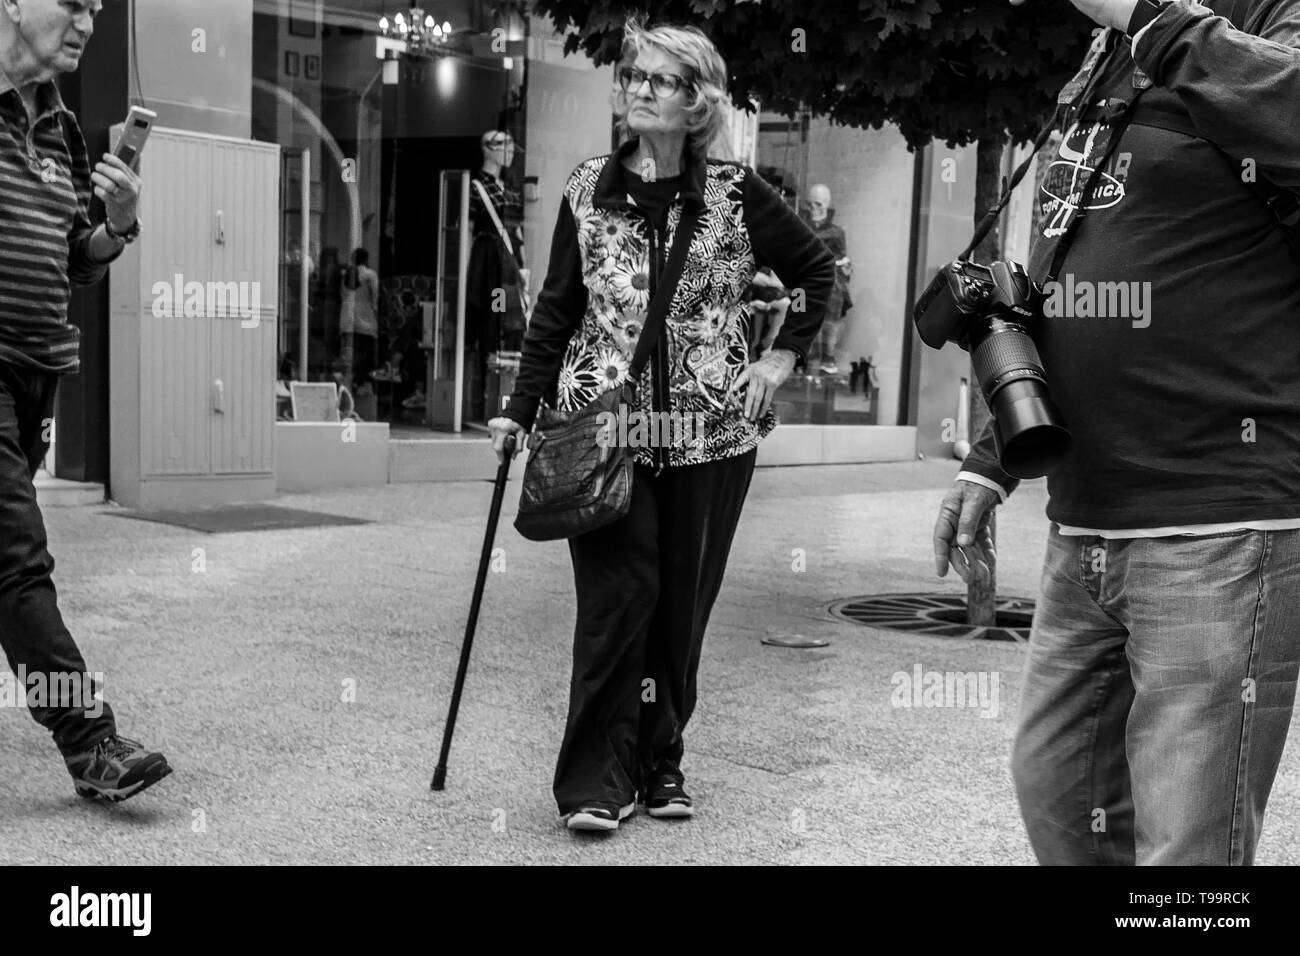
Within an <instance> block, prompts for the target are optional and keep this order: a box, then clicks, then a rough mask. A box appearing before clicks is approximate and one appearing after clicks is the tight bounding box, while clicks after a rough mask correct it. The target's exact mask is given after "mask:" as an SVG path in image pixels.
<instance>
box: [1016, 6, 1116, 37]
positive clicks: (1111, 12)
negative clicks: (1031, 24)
mask: <svg viewBox="0 0 1300 956" xmlns="http://www.w3.org/2000/svg"><path fill="white" fill-rule="evenodd" d="M1024 2H1025V0H1011V5H1012V6H1013V7H1018V6H1020V5H1021V4H1023V3H1024ZM1070 2H1071V3H1072V4H1074V6H1075V8H1076V9H1077V10H1078V11H1079V12H1080V13H1082V14H1084V15H1085V16H1087V17H1089V18H1091V19H1092V21H1093V22H1094V23H1100V24H1101V25H1102V26H1103V27H1116V28H1118V29H1120V30H1125V29H1127V28H1128V22H1129V20H1131V19H1132V18H1133V8H1134V7H1136V6H1137V0H1070Z"/></svg>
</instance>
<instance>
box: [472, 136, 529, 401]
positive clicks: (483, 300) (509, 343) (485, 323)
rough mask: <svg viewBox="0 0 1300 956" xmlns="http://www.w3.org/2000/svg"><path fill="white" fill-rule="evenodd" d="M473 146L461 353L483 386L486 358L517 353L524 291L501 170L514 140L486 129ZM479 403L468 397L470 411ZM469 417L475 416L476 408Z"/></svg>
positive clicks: (518, 230) (518, 225)
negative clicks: (472, 357)
mask: <svg viewBox="0 0 1300 956" xmlns="http://www.w3.org/2000/svg"><path fill="white" fill-rule="evenodd" d="M479 143H480V146H481V147H482V151H483V164H482V167H481V168H480V169H479V170H478V171H477V172H476V173H474V176H473V178H474V183H472V184H471V185H470V195H469V214H470V223H471V229H472V233H473V240H472V243H471V245H470V254H469V271H468V275H467V276H466V280H465V305H466V329H465V342H466V348H468V349H475V348H476V349H477V363H478V370H479V380H480V382H485V381H486V372H487V368H488V364H489V356H491V355H494V354H495V353H497V352H500V351H518V350H519V348H520V346H521V344H522V342H523V333H524V325H525V323H526V317H525V315H524V309H523V303H522V300H521V296H520V291H521V289H522V290H526V289H527V287H528V270H527V269H525V268H523V265H524V242H523V238H524V237H523V228H522V226H523V218H524V206H523V200H522V197H521V196H520V194H519V191H518V190H516V189H514V188H512V187H510V186H509V185H507V183H506V181H505V178H504V177H505V170H507V169H509V168H510V167H511V166H512V165H513V163H514V160H515V144H514V139H513V138H512V137H511V136H510V134H509V133H507V132H505V131H504V130H488V131H487V132H486V133H484V134H483V136H482V138H481V139H480V141H479ZM475 184H477V185H475ZM480 186H481V187H482V188H481V190H480ZM484 194H486V196H487V203H485V202H484ZM489 203H490V206H491V208H490V209H489V207H488V204H489ZM493 213H495V216H496V222H494V221H493ZM497 222H500V224H501V227H502V229H504V231H505V234H506V238H508V240H509V241H508V243H507V241H506V238H503V237H502V235H501V230H499V229H498V228H497V224H496V223H497ZM479 398H480V396H479V395H475V396H473V399H472V400H473V402H474V404H475V405H476V406H477V404H478V400H479ZM485 411H486V412H488V413H489V414H487V415H486V416H485V417H487V418H490V417H492V416H493V415H495V414H496V413H497V412H498V411H499V409H486V410H485ZM472 413H473V414H474V416H475V417H478V409H477V408H474V409H473V410H472Z"/></svg>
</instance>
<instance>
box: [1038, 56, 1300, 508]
mask: <svg viewBox="0 0 1300 956" xmlns="http://www.w3.org/2000/svg"><path fill="white" fill-rule="evenodd" d="M1121 43H1122V47H1121V49H1119V50H1117V51H1116V54H1115V55H1114V56H1113V57H1112V58H1111V61H1110V63H1109V66H1108V69H1107V70H1106V72H1105V74H1103V80H1102V82H1100V83H1099V85H1098V88H1097V90H1096V93H1095V94H1094V95H1093V96H1092V97H1090V100H1092V102H1093V103H1094V104H1096V103H1097V102H1098V101H1099V100H1101V99H1109V98H1119V99H1124V100H1126V101H1129V100H1132V98H1133V95H1134V89H1133V76H1134V63H1133V60H1132V59H1131V57H1130V55H1129V44H1128V41H1127V40H1121ZM1162 98H1163V100H1162ZM1161 101H1163V102H1164V103H1165V104H1166V105H1168V104H1172V105H1173V107H1174V108H1178V99H1177V96H1176V94H1175V93H1173V92H1171V91H1169V90H1166V89H1161V88H1159V87H1153V88H1152V89H1149V90H1147V91H1146V92H1144V93H1143V94H1142V102H1144V103H1145V104H1147V105H1151V106H1153V105H1156V104H1157V103H1158V102H1161ZM1094 115H1096V114H1095V113H1094ZM1138 116H1139V118H1140V116H1141V114H1140V113H1139V114H1138ZM1293 121H1294V117H1292V118H1291V119H1287V118H1285V117H1278V118H1277V122H1293ZM1109 135H1110V124H1109V123H1108V122H1106V121H1105V120H1102V119H1091V118H1089V116H1088V113H1084V114H1083V119H1082V120H1081V121H1079V122H1078V123H1076V124H1074V125H1072V126H1071V127H1070V128H1069V129H1068V130H1067V132H1066V135H1065V137H1064V139H1063V141H1062V143H1061V145H1060V147H1059V151H1058V154H1057V155H1056V156H1054V157H1052V156H1050V154H1047V153H1045V154H1044V155H1043V156H1042V157H1040V162H1041V161H1043V159H1048V160H1049V162H1050V166H1049V168H1048V170H1047V172H1046V175H1045V176H1044V178H1043V181H1042V184H1041V187H1040V190H1039V194H1038V197H1037V200H1038V202H1039V204H1040V212H1041V214H1042V221H1041V227H1040V229H1041V231H1040V235H1039V236H1038V237H1037V242H1036V243H1035V246H1034V249H1033V250H1032V252H1031V255H1030V262H1029V269H1030V274H1031V275H1032V276H1033V277H1034V278H1035V279H1036V280H1040V281H1041V280H1042V279H1043V278H1044V276H1045V274H1046V272H1047V269H1048V267H1049V265H1050V262H1051V259H1052V253H1053V251H1054V249H1055V244H1056V241H1057V239H1058V238H1059V236H1060V233H1061V232H1062V230H1063V228H1064V226H1065V225H1066V223H1067V222H1068V214H1069V212H1070V210H1071V208H1072V207H1071V203H1072V202H1073V203H1077V202H1078V193H1079V191H1080V190H1081V188H1082V186H1083V184H1084V182H1085V181H1086V179H1087V177H1088V174H1089V173H1090V172H1091V166H1090V165H1089V161H1090V160H1092V161H1095V159H1096V158H1097V157H1100V156H1101V155H1103V153H1104V151H1105V150H1106V146H1107V143H1108V140H1109ZM1060 273H1061V274H1060V276H1059V277H1058V279H1059V280H1060V282H1061V288H1060V290H1059V296H1058V298H1057V300H1056V304H1055V309H1054V311H1055V312H1056V314H1055V315H1050V316H1048V317H1046V318H1044V319H1043V321H1042V322H1041V324H1040V327H1039V328H1038V330H1037V332H1036V335H1035V337H1036V339H1037V340H1038V343H1039V349H1040V352H1041V354H1042V358H1043V362H1044V367H1045V369H1046V372H1047V379H1048V385H1049V388H1050V391H1051V395H1052V398H1053V400H1054V402H1055V404H1056V405H1057V406H1058V408H1059V409H1060V411H1061V413H1062V417H1063V419H1064V421H1065V424H1066V425H1067V427H1068V428H1069V429H1070V431H1071V432H1072V434H1073V437H1074V448H1073V451H1072V453H1071V454H1070V455H1069V457H1068V458H1067V459H1066V460H1065V462H1064V463H1063V464H1062V466H1061V467H1059V468H1057V469H1056V470H1055V471H1054V472H1053V473H1052V474H1051V475H1049V476H1048V488H1049V491H1050V494H1051V502H1050V504H1049V506H1048V510H1047V514H1048V517H1049V518H1051V519H1052V520H1055V521H1059V522H1061V523H1063V524H1070V525H1079V526H1085V527H1094V528H1105V529H1122V528H1136V527H1154V526H1166V525H1180V524H1197V523H1213V522H1222V521H1233V520H1248V519H1262V518H1283V517H1287V518H1289V517H1300V268H1298V267H1297V263H1296V262H1295V261H1294V259H1293V257H1292V254H1291V252H1290V250H1289V249H1288V247H1287V245H1286V243H1285V241H1284V239H1283V236H1282V233H1281V230H1280V229H1279V227H1278V224H1277V222H1276V220H1274V218H1273V217H1272V215H1271V213H1270V212H1269V211H1268V210H1267V209H1266V208H1265V206H1264V205H1263V203H1262V202H1260V201H1259V199H1258V197H1257V196H1255V195H1254V194H1253V193H1252V192H1251V190H1250V189H1249V188H1248V187H1247V186H1246V185H1244V184H1243V182H1242V179H1241V167H1240V166H1238V165H1235V161H1232V160H1229V159H1227V158H1226V157H1225V156H1224V154H1223V153H1221V152H1219V151H1218V150H1217V149H1216V147H1215V146H1213V145H1212V144H1211V143H1209V142H1207V141H1206V140H1204V139H1200V138H1197V137H1194V136H1189V135H1186V134H1184V133H1179V132H1172V131H1170V130H1167V129H1163V128H1157V127H1155V126H1149V125H1140V124H1139V123H1131V124H1130V125H1129V126H1128V127H1127V129H1126V130H1124V132H1123V134H1122V139H1121V141H1120V143H1119V144H1118V146H1117V148H1116V149H1115V150H1114V151H1113V152H1112V154H1111V157H1110V160H1109V161H1108V163H1107V165H1106V168H1105V169H1104V175H1103V176H1102V177H1101V182H1100V183H1099V185H1098V186H1097V187H1096V190H1095V191H1094V193H1093V194H1092V198H1091V201H1090V203H1089V207H1088V211H1087V214H1086V217H1085V218H1084V219H1083V221H1082V222H1081V223H1080V225H1079V228H1078V231H1077V235H1076V236H1075V237H1074V239H1073V241H1072V245H1071V246H1070V249H1069V252H1068V255H1067V256H1066V258H1065V261H1064V263H1063V265H1062V268H1061V270H1060ZM1109 283H1118V284H1119V285H1105V284H1109ZM1126 295H1127V296H1128V302H1127V304H1126V303H1125V301H1124V297H1125V296H1126ZM1089 300H1091V301H1089Z"/></svg>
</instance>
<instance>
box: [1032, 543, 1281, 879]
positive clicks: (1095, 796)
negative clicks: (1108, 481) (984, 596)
mask: <svg viewBox="0 0 1300 956" xmlns="http://www.w3.org/2000/svg"><path fill="white" fill-rule="evenodd" d="M1298 669H1300V531H1234V532H1228V533H1226V534H1217V535H1211V536H1207V537H1185V536H1179V537H1167V538H1136V539H1132V540H1106V539H1104V538H1099V537H1065V536H1062V535H1061V534H1060V533H1059V532H1058V530H1057V526H1056V525H1055V524H1053V525H1052V529H1051V533H1050V535H1049V537H1048V543H1047V558H1046V561H1045V562H1044V567H1043V582H1042V594H1041V596H1040V598H1039V602H1038V609H1037V613H1036V614H1035V615H1034V624H1033V631H1032V634H1031V636H1030V642H1029V658H1028V661H1027V662H1026V665H1025V680H1024V690H1023V694H1022V698H1021V706H1020V719H1019V727H1018V728H1017V733H1016V742H1015V747H1014V751H1013V756H1012V776H1013V777H1014V779H1015V783H1016V792H1017V794H1018V796H1019V799H1020V808H1021V813H1022V814H1023V816H1024V819H1025V826H1026V828H1027V829H1028V831H1029V840H1030V843H1031V844H1032V845H1033V848H1034V852H1035V853H1036V854H1037V856H1038V860H1039V862H1040V863H1044V864H1074V865H1079V864H1116V865H1131V864H1134V863H1137V864H1164V865H1167V864H1210V865H1228V864H1250V863H1251V862H1253V860H1254V856H1255V847H1256V845H1257V844H1258V842H1259V834H1260V828H1261V826H1262V824H1263V818H1264V805H1265V804H1266V803H1267V801H1268V794H1269V790H1270V789H1271V788H1272V786H1273V778H1274V776H1275V774H1276V773H1277V766H1278V761H1279V759H1280V758H1281V756H1282V748H1283V745H1284V744H1285V742H1286V734H1287V729H1288V727H1289V726H1290V723H1291V709H1292V706H1293V704H1294V702H1295V690H1296V673H1297V670H1298Z"/></svg>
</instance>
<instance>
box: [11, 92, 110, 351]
mask: <svg viewBox="0 0 1300 956" xmlns="http://www.w3.org/2000/svg"><path fill="white" fill-rule="evenodd" d="M37 103H38V104H39V115H38V116H37V117H36V119H35V120H34V121H33V120H32V119H31V118H30V117H29V116H28V115H27V109H26V107H25V106H24V105H23V101H22V97H21V96H20V95H19V93H18V90H16V89H15V88H14V86H13V84H12V82H10V80H9V78H8V77H6V76H5V75H4V73H3V72H0V362H9V363H11V364H13V365H21V366H23V367H25V368H31V369H37V370H41V371H46V372H62V373H66V372H75V371H76V370H77V368H78V366H79V363H80V358H79V354H78V351H79V346H80V342H81V333H80V330H78V329H77V328H76V327H75V326H73V325H70V324H69V323H68V299H69V296H70V294H71V292H70V288H69V285H70V283H76V284H78V285H90V284H92V283H95V282H98V281H100V280H101V279H102V278H104V274H105V273H106V272H107V271H108V265H109V262H95V261H93V260H92V259H91V257H90V251H89V244H90V236H91V233H93V232H94V229H95V227H94V226H93V225H92V224H91V222H90V212H89V210H90V198H91V195H92V192H91V188H92V187H91V182H90V171H91V166H90V159H89V157H88V155H87V153H86V142H85V140H84V139H83V138H82V135H81V130H80V128H79V127H78V126H77V120H76V118H75V117H74V116H73V115H72V112H71V111H70V110H68V109H67V107H65V106H64V104H63V97H62V96H60V95H59V90H58V87H57V86H55V85H54V82H53V81H48V82H46V83H43V84H41V86H40V87H39V88H38V90H37ZM109 261H111V260H109Z"/></svg>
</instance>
